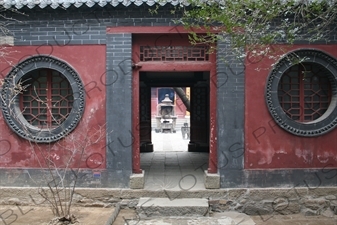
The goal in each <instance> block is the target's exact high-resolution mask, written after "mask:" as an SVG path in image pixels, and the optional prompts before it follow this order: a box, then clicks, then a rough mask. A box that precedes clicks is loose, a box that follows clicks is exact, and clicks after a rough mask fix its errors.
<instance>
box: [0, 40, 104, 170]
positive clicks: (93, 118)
mask: <svg viewBox="0 0 337 225" xmlns="http://www.w3.org/2000/svg"><path fill="white" fill-rule="evenodd" d="M6 51H7V53H8V55H6V61H5V60H1V62H0V71H1V76H2V77H0V79H3V78H4V76H6V75H7V73H8V72H9V71H10V69H11V66H10V65H16V64H17V63H18V62H21V61H23V60H24V59H27V58H29V57H31V56H36V55H48V56H51V57H54V58H57V59H60V60H62V61H64V62H66V63H67V64H68V65H69V66H71V67H72V68H73V69H75V71H77V73H78V75H79V76H80V77H81V79H82V82H83V84H84V86H85V89H86V105H85V111H84V114H83V117H82V120H81V122H80V123H79V125H78V126H77V127H76V128H75V130H74V131H73V132H72V133H71V134H70V135H68V136H67V138H65V139H63V140H61V141H59V142H56V143H52V144H35V143H29V142H28V141H26V140H24V139H22V138H21V137H19V136H17V135H16V134H15V133H13V132H12V131H11V130H10V128H9V127H8V126H7V124H6V123H5V121H4V119H3V116H2V113H1V114H0V167H10V168H41V167H46V165H45V159H47V158H48V159H50V160H51V161H53V162H54V163H55V164H56V165H57V166H60V167H62V166H65V165H66V164H68V163H67V162H70V167H76V168H78V167H81V168H92V169H103V168H105V156H106V154H105V140H106V139H105V127H104V125H105V121H106V120H105V114H106V113H105V85H104V84H105V68H106V63H105V62H106V59H105V55H106V54H105V51H106V50H105V45H96V46H93V45H88V46H85V45H82V46H63V47H59V46H47V45H46V46H39V47H37V46H20V47H8V48H7V49H6ZM97 131H101V133H100V134H98V133H97ZM70 139H72V140H70ZM87 139H90V140H87ZM97 140H98V141H97ZM96 141H97V143H95V142H96ZM85 145H87V146H86V147H85V148H83V147H84V146H85ZM82 149H84V151H83V155H82V156H81V152H82V151H81V150H82ZM74 150H77V152H76V154H75V156H74V157H75V158H74V159H72V160H70V159H71V155H72V154H73V153H72V152H73V151H74Z"/></svg>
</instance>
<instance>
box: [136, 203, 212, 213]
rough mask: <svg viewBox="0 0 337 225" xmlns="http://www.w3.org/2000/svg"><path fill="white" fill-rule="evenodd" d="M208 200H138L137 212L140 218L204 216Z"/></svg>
mask: <svg viewBox="0 0 337 225" xmlns="http://www.w3.org/2000/svg"><path fill="white" fill-rule="evenodd" d="M208 207H209V205H208V200H207V199H203V198H179V199H173V200H171V199H169V198H140V199H139V202H138V205H137V211H138V213H139V215H140V216H141V217H156V216H205V215H207V214H208Z"/></svg>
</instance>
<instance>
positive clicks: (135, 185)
mask: <svg viewBox="0 0 337 225" xmlns="http://www.w3.org/2000/svg"><path fill="white" fill-rule="evenodd" d="M144 175H145V171H144V170H143V171H142V173H140V174H136V173H133V174H131V176H130V189H143V188H144V182H145V176H144Z"/></svg>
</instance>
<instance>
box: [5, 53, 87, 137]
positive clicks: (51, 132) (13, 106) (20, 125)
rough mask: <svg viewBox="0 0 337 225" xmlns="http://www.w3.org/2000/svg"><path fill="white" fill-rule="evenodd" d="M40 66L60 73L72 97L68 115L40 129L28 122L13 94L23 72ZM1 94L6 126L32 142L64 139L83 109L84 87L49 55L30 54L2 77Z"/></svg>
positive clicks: (18, 99) (65, 65)
mask: <svg viewBox="0 0 337 225" xmlns="http://www.w3.org/2000/svg"><path fill="white" fill-rule="evenodd" d="M43 68H45V69H51V70H56V71H58V72H60V73H61V74H62V75H63V76H64V77H65V78H66V79H67V80H68V82H69V83H70V85H71V88H72V92H73V98H74V101H73V107H72V110H71V112H70V114H69V116H68V117H67V118H66V120H65V121H63V123H62V124H60V125H59V126H57V127H55V128H51V129H41V128H38V127H35V126H33V125H31V124H30V123H28V122H27V120H26V119H25V118H24V117H23V115H22V112H21V109H20V96H19V93H17V92H14V93H13V90H15V87H16V86H17V84H18V83H19V82H20V80H21V78H22V77H23V76H24V75H26V74H27V73H29V72H31V71H33V70H37V69H43ZM1 96H2V97H1V103H2V106H1V108H2V113H3V117H4V119H5V121H6V123H7V124H8V126H9V127H10V128H11V129H12V130H13V131H14V132H15V133H16V134H18V135H19V136H20V137H22V138H24V139H26V140H29V141H32V142H36V143H51V142H55V141H58V140H60V139H62V138H64V137H65V136H66V135H68V134H69V133H70V132H72V131H73V130H74V129H75V128H76V126H77V125H78V123H79V122H80V120H81V118H82V116H83V113H84V109H85V90H84V85H83V83H82V80H81V79H80V77H79V75H78V73H77V72H76V71H75V70H74V69H73V68H71V67H70V66H69V65H68V64H67V63H66V62H64V61H62V60H60V59H56V58H54V57H51V56H44V55H39V56H32V57H30V58H28V59H26V60H24V61H22V62H20V63H19V64H18V65H16V66H15V67H13V68H12V70H11V71H10V72H9V73H8V75H7V76H6V77H5V79H4V83H3V86H2V91H1Z"/></svg>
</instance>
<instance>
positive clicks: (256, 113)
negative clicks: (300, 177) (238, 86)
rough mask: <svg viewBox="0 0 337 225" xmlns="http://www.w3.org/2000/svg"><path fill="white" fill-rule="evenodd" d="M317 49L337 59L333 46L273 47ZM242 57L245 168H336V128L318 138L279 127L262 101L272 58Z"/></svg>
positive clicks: (281, 48)
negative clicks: (243, 68) (296, 133)
mask: <svg viewBox="0 0 337 225" xmlns="http://www.w3.org/2000/svg"><path fill="white" fill-rule="evenodd" d="M303 48H306V49H308V48H309V49H317V50H321V51H323V52H326V53H328V54H330V55H331V56H333V57H335V58H337V45H310V46H300V45H296V46H292V47H286V46H274V49H275V50H276V52H275V54H276V55H278V54H281V53H286V52H289V51H292V50H295V49H303ZM258 61H259V60H257V61H256V59H255V61H254V60H249V59H248V60H247V59H246V73H245V79H246V84H245V169H266V168H271V169H272V168H329V167H337V129H334V130H333V131H331V132H329V133H327V134H325V135H322V136H319V137H298V136H295V135H292V134H290V133H288V132H287V131H285V130H283V129H282V128H280V127H279V126H278V125H277V124H276V123H275V122H274V120H273V118H272V117H271V115H270V113H269V111H268V109H267V105H266V102H265V88H266V80H267V76H268V74H269V73H270V72H271V70H272V68H271V65H272V63H274V62H275V59H270V58H268V57H264V58H263V59H262V61H260V62H259V63H255V62H258Z"/></svg>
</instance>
